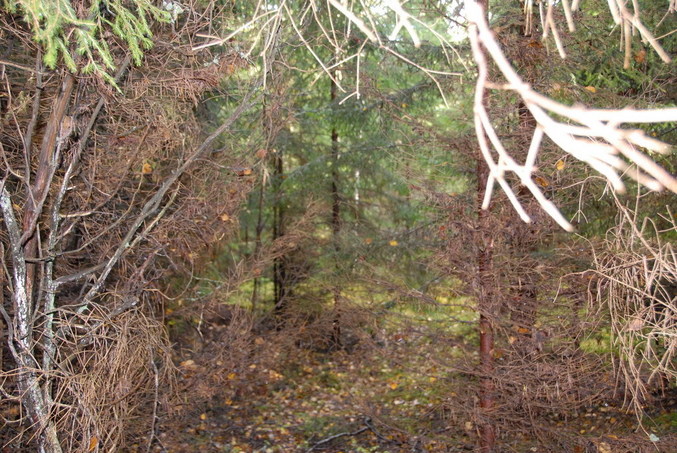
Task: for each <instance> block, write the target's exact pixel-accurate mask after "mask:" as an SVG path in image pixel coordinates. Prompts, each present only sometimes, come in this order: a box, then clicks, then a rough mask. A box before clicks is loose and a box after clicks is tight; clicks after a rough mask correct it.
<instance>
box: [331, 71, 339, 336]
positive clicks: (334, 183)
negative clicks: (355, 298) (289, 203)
mask: <svg viewBox="0 0 677 453" xmlns="http://www.w3.org/2000/svg"><path fill="white" fill-rule="evenodd" d="M332 75H333V77H334V79H335V78H336V71H335V70H334V71H333V74H332ZM334 79H332V80H331V87H330V100H331V103H332V107H333V105H334V103H335V102H336V95H337V93H336V91H337V86H336V82H334ZM339 156H340V153H339V134H338V130H337V129H336V126H335V125H334V126H332V129H331V230H332V234H333V241H334V253H335V257H334V260H335V263H336V264H335V271H336V272H335V273H336V274H337V276H338V272H339V270H340V266H339V253H340V252H341V245H340V243H339V235H340V233H341V196H340V194H339V169H338V165H339V162H338V161H339ZM333 296H334V319H333V322H332V324H333V326H332V338H331V342H332V347H334V348H336V349H340V348H341V347H342V344H341V288H340V287H339V285H338V283H336V284H334V288H333Z"/></svg>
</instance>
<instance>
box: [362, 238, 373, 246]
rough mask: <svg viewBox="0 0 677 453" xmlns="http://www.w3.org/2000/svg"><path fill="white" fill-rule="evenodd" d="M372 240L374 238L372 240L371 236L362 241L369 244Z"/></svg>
mask: <svg viewBox="0 0 677 453" xmlns="http://www.w3.org/2000/svg"><path fill="white" fill-rule="evenodd" d="M373 241H374V240H373V239H372V238H367V239H365V240H364V243H365V244H367V245H369V244H371V243H372V242H373Z"/></svg>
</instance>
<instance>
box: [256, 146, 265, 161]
mask: <svg viewBox="0 0 677 453" xmlns="http://www.w3.org/2000/svg"><path fill="white" fill-rule="evenodd" d="M255 155H256V157H258V158H259V159H265V158H266V156H267V155H268V150H267V149H263V148H261V149H260V150H258V151H256V153H255Z"/></svg>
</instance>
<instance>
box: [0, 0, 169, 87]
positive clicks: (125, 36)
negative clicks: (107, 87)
mask: <svg viewBox="0 0 677 453" xmlns="http://www.w3.org/2000/svg"><path fill="white" fill-rule="evenodd" d="M2 6H3V8H4V9H6V10H7V11H9V12H11V13H15V14H16V13H19V14H21V15H22V16H23V19H24V21H25V22H26V24H27V25H28V26H29V28H30V29H31V30H32V32H33V39H34V40H35V41H36V42H37V43H38V44H40V45H41V46H42V48H43V52H44V56H43V60H44V63H45V66H47V67H48V68H50V69H54V68H55V67H56V66H57V65H58V64H59V57H61V59H62V62H63V64H64V65H65V66H66V67H67V68H68V70H69V71H71V72H77V71H78V69H79V68H80V69H81V70H82V72H83V73H85V74H88V73H94V74H97V75H99V76H101V77H102V78H104V80H106V81H107V82H108V83H110V84H112V85H114V82H113V79H112V77H111V76H110V74H109V71H110V70H113V69H114V68H115V64H114V60H113V55H112V52H111V49H110V47H109V44H108V41H109V40H110V38H109V37H107V36H106V35H107V33H111V32H112V33H113V34H114V35H115V36H117V37H119V38H121V39H122V40H123V41H124V43H125V45H126V46H127V48H128V49H129V52H130V53H131V56H132V58H133V60H134V63H135V64H137V65H140V64H141V60H142V58H143V53H144V50H147V49H149V48H150V47H151V46H152V45H153V40H152V36H153V33H152V31H151V23H152V22H153V21H156V22H169V21H171V20H172V18H173V16H172V14H171V13H170V12H169V11H166V10H162V9H161V8H158V7H156V6H154V5H153V3H152V1H151V0H137V1H134V2H128V1H125V0H94V1H93V2H92V4H91V5H90V7H89V9H88V15H87V17H85V18H83V17H78V14H77V13H76V10H75V7H74V4H73V3H72V2H71V1H70V0H56V1H41V0H4V2H3V5H2ZM172 11H173V10H172Z"/></svg>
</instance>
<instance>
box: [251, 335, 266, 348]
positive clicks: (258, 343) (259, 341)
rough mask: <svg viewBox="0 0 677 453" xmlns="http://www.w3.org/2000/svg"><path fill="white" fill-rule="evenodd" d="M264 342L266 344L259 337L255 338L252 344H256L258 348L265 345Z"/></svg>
mask: <svg viewBox="0 0 677 453" xmlns="http://www.w3.org/2000/svg"><path fill="white" fill-rule="evenodd" d="M265 342H266V340H264V339H263V338H261V337H256V339H255V340H254V343H256V344H257V345H259V346H260V345H262V344H263V343H265Z"/></svg>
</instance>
